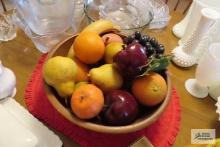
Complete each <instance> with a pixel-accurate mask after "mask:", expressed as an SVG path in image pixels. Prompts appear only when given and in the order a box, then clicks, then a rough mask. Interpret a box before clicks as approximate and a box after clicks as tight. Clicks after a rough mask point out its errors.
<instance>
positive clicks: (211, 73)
mask: <svg viewBox="0 0 220 147" xmlns="http://www.w3.org/2000/svg"><path fill="white" fill-rule="evenodd" d="M217 83H220V43H213V44H212V45H211V46H210V47H209V48H208V49H207V50H206V52H205V53H204V56H203V57H202V58H201V60H200V61H199V63H198V66H197V68H196V73H195V79H188V80H187V81H186V82H185V88H186V90H187V91H188V92H189V93H190V94H191V95H193V96H194V97H197V98H205V97H206V96H207V95H208V87H210V86H212V85H216V84H217Z"/></svg>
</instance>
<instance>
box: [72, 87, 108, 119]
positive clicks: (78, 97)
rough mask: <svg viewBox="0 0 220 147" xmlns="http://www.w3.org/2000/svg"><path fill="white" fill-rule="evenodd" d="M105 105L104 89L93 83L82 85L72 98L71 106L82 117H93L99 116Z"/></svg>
mask: <svg viewBox="0 0 220 147" xmlns="http://www.w3.org/2000/svg"><path fill="white" fill-rule="evenodd" d="M103 106H104V95H103V93H102V91H101V90H100V89H99V88H98V87H96V86H95V85H93V84H85V85H81V86H80V87H79V88H77V89H76V90H75V91H74V93H73V95H72V98H71V108H72V111H73V112H74V114H75V115H76V116H77V117H79V118H81V119H91V118H93V117H95V116H97V115H98V114H99V113H100V112H101V110H102V108H103Z"/></svg>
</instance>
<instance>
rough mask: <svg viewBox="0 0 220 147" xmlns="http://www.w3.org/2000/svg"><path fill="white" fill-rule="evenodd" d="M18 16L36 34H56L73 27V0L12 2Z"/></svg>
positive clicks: (20, 0)
mask: <svg viewBox="0 0 220 147" xmlns="http://www.w3.org/2000/svg"><path fill="white" fill-rule="evenodd" d="M14 4H15V6H16V9H17V11H18V13H19V14H20V16H21V17H22V18H23V20H24V21H25V22H24V23H26V24H27V25H28V26H29V28H30V29H31V30H32V31H33V32H34V33H36V34H39V35H46V34H57V33H62V32H64V31H66V30H67V29H68V28H69V27H70V26H71V25H73V13H74V0H14Z"/></svg>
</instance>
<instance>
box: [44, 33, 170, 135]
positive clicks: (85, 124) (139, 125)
mask: <svg viewBox="0 0 220 147" xmlns="http://www.w3.org/2000/svg"><path fill="white" fill-rule="evenodd" d="M75 37H76V36H72V37H69V38H67V39H65V40H64V41H62V42H61V43H59V44H58V45H57V46H56V47H55V48H54V49H53V50H52V51H51V52H50V53H49V55H48V59H49V58H51V57H54V56H58V55H59V56H66V55H67V53H68V51H69V49H70V48H71V46H72V44H73V41H74V39H75ZM165 74H166V75H165V76H166V82H167V85H168V91H167V95H166V98H165V99H164V101H163V102H162V103H161V104H159V105H158V106H155V107H154V108H153V109H152V111H151V112H147V113H146V114H145V115H144V116H142V117H140V118H138V119H137V120H136V121H135V122H133V123H132V124H130V125H126V126H107V125H104V124H101V123H96V122H93V121H85V120H81V119H79V118H77V117H76V116H75V115H74V114H73V113H72V111H71V110H70V109H69V108H67V107H65V106H64V105H63V104H62V98H59V96H58V95H57V94H56V92H55V91H54V90H53V88H52V87H50V86H48V85H47V84H46V83H45V89H46V94H47V96H48V100H49V102H50V103H51V104H52V106H53V107H54V108H55V109H56V110H57V111H58V112H59V113H60V114H61V115H62V116H63V117H65V118H66V119H67V120H69V121H70V122H72V123H73V124H75V125H78V126H80V127H82V128H85V129H88V130H91V131H96V132H102V133H111V134H122V133H130V132H135V131H138V130H141V129H143V128H145V127H147V126H149V125H150V124H152V123H153V122H155V121H156V120H157V119H158V118H159V117H160V115H161V114H162V112H163V111H164V110H165V108H166V107H167V104H168V103H169V101H170V98H171V82H170V77H169V74H167V73H165Z"/></svg>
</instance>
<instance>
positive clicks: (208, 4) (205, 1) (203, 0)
mask: <svg viewBox="0 0 220 147" xmlns="http://www.w3.org/2000/svg"><path fill="white" fill-rule="evenodd" d="M203 8H212V9H215V10H217V11H219V12H220V1H219V0H193V2H192V4H191V6H190V9H189V11H188V12H187V14H186V16H185V17H184V18H183V19H182V20H181V21H180V22H179V23H177V24H176V25H174V27H173V33H174V35H176V36H177V37H179V38H182V39H181V40H180V41H179V44H181V43H182V42H183V41H184V40H186V39H187V38H188V37H189V35H190V34H191V32H192V31H193V29H194V28H195V27H196V25H197V23H198V22H199V19H200V17H201V10H202V9H203ZM189 22H190V23H189Z"/></svg>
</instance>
